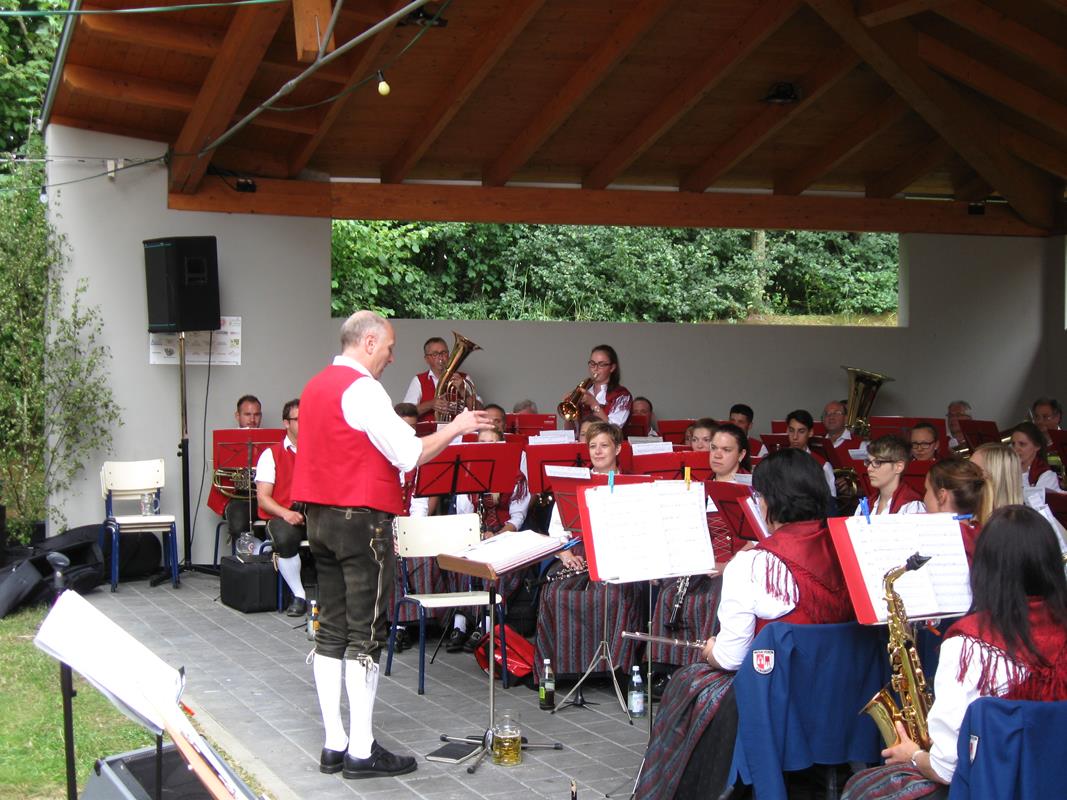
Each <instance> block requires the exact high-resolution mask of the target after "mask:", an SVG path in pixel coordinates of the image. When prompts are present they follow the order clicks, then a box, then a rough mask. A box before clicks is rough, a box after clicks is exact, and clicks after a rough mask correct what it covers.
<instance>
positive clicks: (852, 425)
mask: <svg viewBox="0 0 1067 800" xmlns="http://www.w3.org/2000/svg"><path fill="white" fill-rule="evenodd" d="M841 369H843V370H844V371H845V372H847V373H848V400H847V402H846V410H847V412H848V413H847V415H846V416H845V427H846V428H848V430H850V431H852V433H853V434H854V435H855V436H858V437H859V438H861V439H866V438H867V434H869V433H870V431H871V426H870V423H869V422H868V420H869V419H870V416H871V409H872V408H873V406H874V400H875V398H876V397H878V390H879V389H881V388H882V384H883V383H888V382H889V381H891V380H893V379H892V378H890V377H889V376H888V375H880V374H879V373H877V372H868V371H867V370H865V369H857V368H856V367H845V366H842V367H841Z"/></svg>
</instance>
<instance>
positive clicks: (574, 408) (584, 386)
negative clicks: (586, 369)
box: [556, 378, 593, 422]
mask: <svg viewBox="0 0 1067 800" xmlns="http://www.w3.org/2000/svg"><path fill="white" fill-rule="evenodd" d="M592 385H593V379H592V378H586V379H585V380H584V381H582V382H581V383H579V384H578V385H577V386H575V387H574V391H573V392H571V393H570V394H569V395H567V396H566V397H565V398H564V400H563V402H562V403H560V404H559V405H558V406H556V413H557V414H559V415H560V416H561V417H563V419H565V420H567V422H574V421H575V420H576V419H578V415H579V414H581V413H582V395H583V394H585V393H586V392H587V391H589V387H590V386H592Z"/></svg>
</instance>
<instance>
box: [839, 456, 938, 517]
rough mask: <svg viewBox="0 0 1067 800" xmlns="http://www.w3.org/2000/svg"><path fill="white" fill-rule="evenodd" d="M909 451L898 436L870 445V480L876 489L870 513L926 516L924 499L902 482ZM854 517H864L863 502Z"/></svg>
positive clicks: (871, 498) (868, 502)
mask: <svg viewBox="0 0 1067 800" xmlns="http://www.w3.org/2000/svg"><path fill="white" fill-rule="evenodd" d="M909 449H910V448H909V446H908V445H907V444H906V443H905V442H904V440H903V439H901V438H900V437H899V436H883V437H881V438H880V439H875V440H874V441H873V442H871V443H870V444H869V445H868V446H867V461H866V466H867V477H868V479H869V480H870V482H871V488H872V489H873V490H874V491H873V492H872V493H871V495H870V497H868V498H867V506H868V513H869V514H871V515H874V514H924V513H926V506H924V505H923V499H922V496H920V494H919V493H918V492H917V491H915V490H914V489H912V488H911V487H910V486H908V484H906V483H905V482H904V481H903V480H902V479H901V475H902V474H903V473H904V467H905V466H907V463H908V450H909ZM853 516H856V517H862V516H863V503H860V505H859V507H857V508H856V512H855V514H854V515H853Z"/></svg>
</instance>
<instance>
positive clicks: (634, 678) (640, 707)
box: [627, 664, 647, 717]
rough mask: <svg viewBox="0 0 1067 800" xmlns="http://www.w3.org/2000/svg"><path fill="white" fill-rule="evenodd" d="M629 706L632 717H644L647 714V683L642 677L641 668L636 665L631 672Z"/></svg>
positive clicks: (628, 695)
mask: <svg viewBox="0 0 1067 800" xmlns="http://www.w3.org/2000/svg"><path fill="white" fill-rule="evenodd" d="M627 705H628V706H629V711H630V716H631V717H643V716H644V715H645V713H646V712H647V707H646V705H645V681H644V679H643V678H642V677H641V668H640V667H638V666H637V665H636V664H634V666H633V669H631V670H630V685H629V687H628V688H627Z"/></svg>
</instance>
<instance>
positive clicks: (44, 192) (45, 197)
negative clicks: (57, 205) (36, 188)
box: [37, 184, 48, 205]
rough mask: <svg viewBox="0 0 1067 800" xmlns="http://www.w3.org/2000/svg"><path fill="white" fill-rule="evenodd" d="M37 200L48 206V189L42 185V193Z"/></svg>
mask: <svg viewBox="0 0 1067 800" xmlns="http://www.w3.org/2000/svg"><path fill="white" fill-rule="evenodd" d="M37 199H38V200H40V201H41V204H42V205H48V187H46V186H45V185H43V184H42V185H41V193H40V194H39V195H38V196H37Z"/></svg>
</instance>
